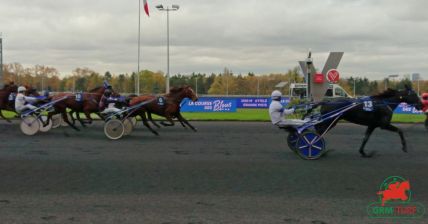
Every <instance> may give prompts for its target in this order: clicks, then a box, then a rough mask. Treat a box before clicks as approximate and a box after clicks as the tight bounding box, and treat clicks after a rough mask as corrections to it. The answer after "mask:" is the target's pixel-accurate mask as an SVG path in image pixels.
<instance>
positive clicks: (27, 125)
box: [20, 116, 40, 135]
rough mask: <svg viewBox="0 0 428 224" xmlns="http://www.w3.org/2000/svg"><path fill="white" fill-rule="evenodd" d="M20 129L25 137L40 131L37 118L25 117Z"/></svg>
mask: <svg viewBox="0 0 428 224" xmlns="http://www.w3.org/2000/svg"><path fill="white" fill-rule="evenodd" d="M20 127H21V131H22V133H24V134H25V135H35V134H36V133H37V132H38V131H39V129H40V123H39V120H38V119H37V117H35V116H27V117H24V118H22V121H21V125H20Z"/></svg>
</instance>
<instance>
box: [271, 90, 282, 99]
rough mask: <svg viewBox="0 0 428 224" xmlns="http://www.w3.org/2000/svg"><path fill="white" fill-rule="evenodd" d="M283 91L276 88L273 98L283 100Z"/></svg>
mask: <svg viewBox="0 0 428 224" xmlns="http://www.w3.org/2000/svg"><path fill="white" fill-rule="evenodd" d="M281 96H282V93H281V92H280V91H279V90H274V91H273V92H272V94H271V98H272V100H281Z"/></svg>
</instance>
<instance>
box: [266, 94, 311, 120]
mask: <svg viewBox="0 0 428 224" xmlns="http://www.w3.org/2000/svg"><path fill="white" fill-rule="evenodd" d="M281 96H282V93H281V92H280V91H278V90H275V91H273V92H272V95H271V97H272V102H271V103H270V106H269V115H270V120H271V121H272V124H274V125H276V126H278V127H280V128H281V127H286V126H293V125H302V124H304V123H305V122H306V120H300V119H285V117H284V115H290V114H293V113H294V111H295V109H294V108H291V109H285V108H284V107H283V106H282V104H281Z"/></svg>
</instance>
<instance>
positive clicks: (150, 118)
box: [147, 112, 160, 128]
mask: <svg viewBox="0 0 428 224" xmlns="http://www.w3.org/2000/svg"><path fill="white" fill-rule="evenodd" d="M147 116H148V118H149V120H150V122H152V124H153V125H154V126H156V127H157V128H160V125H158V124H157V123H156V122H155V121H154V120H153V118H152V113H150V112H147Z"/></svg>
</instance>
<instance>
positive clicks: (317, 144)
mask: <svg viewBox="0 0 428 224" xmlns="http://www.w3.org/2000/svg"><path fill="white" fill-rule="evenodd" d="M296 150H297V154H299V156H300V157H301V158H303V159H307V160H313V159H319V158H320V157H321V156H322V155H323V154H324V152H325V142H324V139H323V138H321V137H320V135H318V134H317V133H315V132H312V131H305V132H303V133H302V134H300V136H299V139H298V140H297V143H296Z"/></svg>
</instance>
